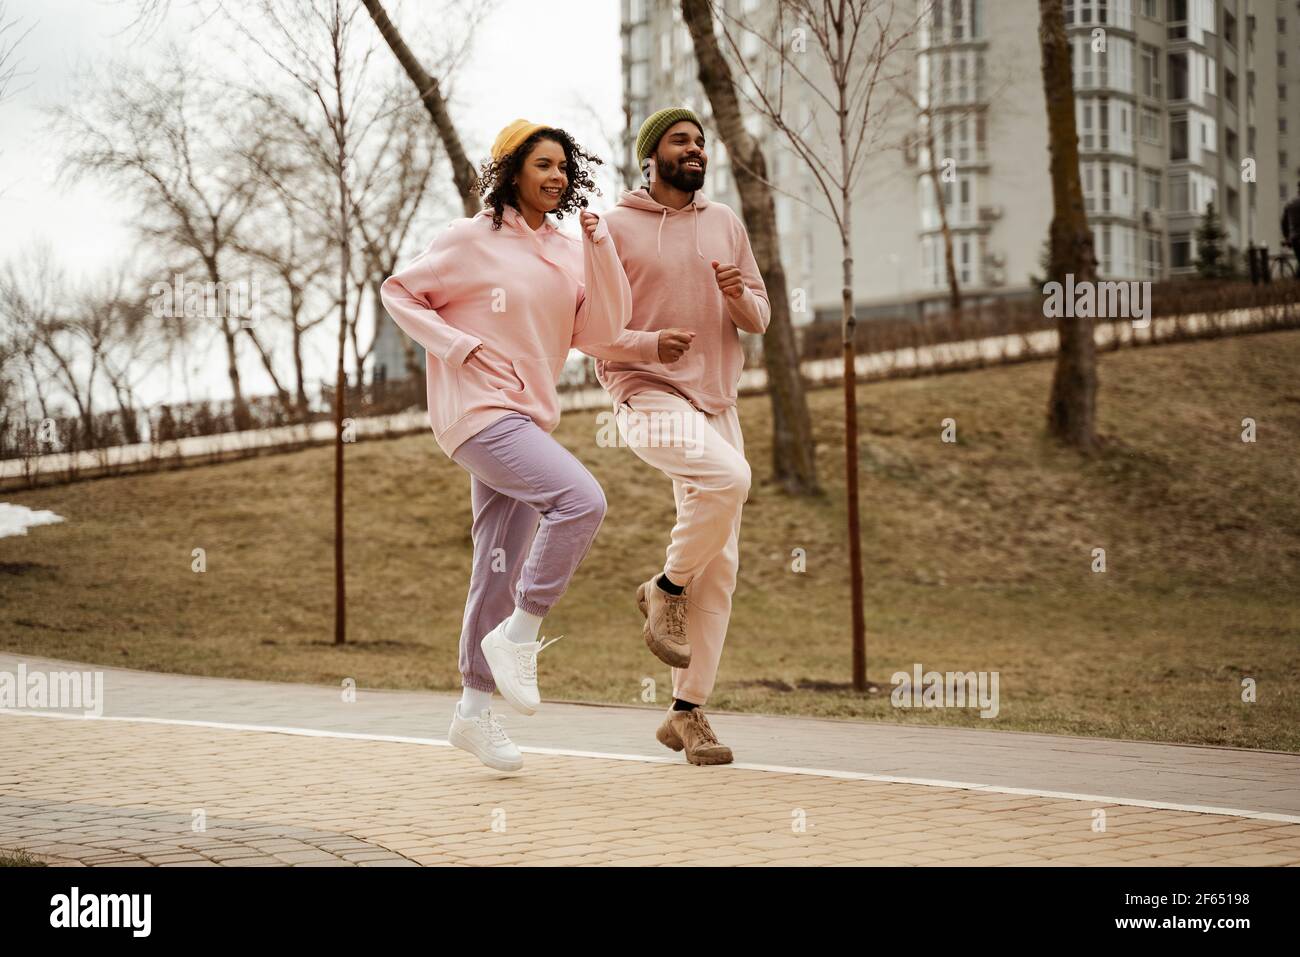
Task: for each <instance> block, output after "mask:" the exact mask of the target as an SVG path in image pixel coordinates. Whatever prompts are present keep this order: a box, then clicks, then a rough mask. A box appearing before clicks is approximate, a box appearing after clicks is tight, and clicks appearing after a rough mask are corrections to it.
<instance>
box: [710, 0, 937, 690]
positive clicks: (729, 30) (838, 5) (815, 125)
mask: <svg viewBox="0 0 1300 957" xmlns="http://www.w3.org/2000/svg"><path fill="white" fill-rule="evenodd" d="M903 7H906V8H908V9H910V10H911V11H912V12H911V13H908V12H905V11H904V10H903V9H900V8H903ZM715 13H718V14H719V16H720V23H721V31H722V38H723V39H724V40H725V41H726V43H727V45H728V47H729V49H730V51H731V59H732V60H733V62H736V63H738V64H740V66H741V69H742V71H743V73H744V76H745V79H746V82H744V83H743V84H741V86H740V89H741V91H742V93H743V94H744V95H745V97H746V99H747V101H748V105H749V106H750V107H751V108H752V109H753V110H755V111H756V112H757V113H758V114H759V115H760V116H762V118H763V119H764V121H766V122H767V123H768V124H770V125H771V126H772V127H773V128H774V129H775V130H777V131H778V132H779V133H780V134H781V136H782V138H783V139H784V140H785V142H786V143H787V144H788V145H789V147H790V149H791V151H792V152H793V153H794V155H795V156H796V157H797V158H798V159H799V161H800V162H801V163H803V165H804V166H805V167H806V168H807V170H808V173H809V175H810V177H811V178H812V182H813V185H814V187H815V190H816V192H817V193H819V194H820V196H821V198H822V199H823V200H824V202H825V208H824V209H823V210H821V212H822V213H823V214H824V215H826V216H827V217H828V218H829V219H830V220H831V222H832V223H834V225H835V227H836V229H837V231H838V232H839V236H840V248H841V251H842V256H843V259H842V264H841V267H842V276H843V286H842V289H841V297H840V298H841V333H840V338H841V346H842V349H843V354H844V440H845V463H846V464H845V478H846V484H847V492H848V496H847V497H848V506H847V510H848V532H849V573H850V576H849V577H850V582H851V585H850V587H851V589H852V596H851V601H852V649H853V666H852V667H853V687H854V689H855V690H858V691H865V690H867V689H868V685H867V677H866V675H867V657H866V639H865V627H866V626H865V616H864V613H863V597H862V589H863V576H862V541H861V531H860V519H859V502H858V418H857V376H856V357H855V355H854V333H855V330H856V327H857V321H856V317H855V315H854V309H853V241H852V237H853V195H854V191H855V188H856V186H857V181H858V179H859V178H860V175H861V172H862V168H863V166H864V164H865V162H866V160H867V158H868V157H869V156H871V155H873V154H875V153H878V152H880V151H881V150H882V140H883V139H884V134H885V131H886V119H887V117H888V115H889V112H890V109H891V107H892V105H893V101H894V100H896V97H894V96H892V90H893V88H894V87H895V86H896V83H897V79H898V74H897V73H896V72H895V71H896V70H897V69H898V63H897V61H898V59H899V54H900V52H905V44H906V43H907V42H908V40H909V38H910V37H911V36H912V35H913V34H914V33H915V31H916V27H917V20H918V18H917V9H916V5H915V3H913V2H911V0H783V2H782V3H780V4H779V5H778V6H777V7H776V9H775V11H774V13H773V16H772V18H771V19H770V20H764V21H762V22H761V23H759V24H756V25H752V24H747V23H745V22H743V21H741V20H739V19H737V18H736V17H734V16H732V15H730V14H727V13H725V12H724V11H722V10H721V9H719V8H717V7H716V6H715ZM746 35H748V36H750V37H756V38H757V41H756V42H757V43H758V44H759V45H760V48H765V49H766V53H767V56H766V57H764V58H763V59H762V60H761V62H760V65H759V66H758V67H751V65H750V63H749V59H748V58H747V57H745V56H744V55H743V54H742V51H741V48H740V45H739V43H738V42H737V41H738V39H739V38H741V37H743V36H746ZM809 54H811V56H810V55H809ZM769 74H774V76H771V77H769ZM790 75H793V77H795V78H796V82H798V83H799V84H800V85H801V87H802V88H803V90H804V91H806V93H807V94H808V95H809V96H810V98H811V109H810V110H807V111H805V110H804V109H803V108H802V105H801V102H800V101H799V99H797V98H796V99H795V101H794V102H787V98H786V82H787V77H788V76H790ZM751 91H752V92H751ZM822 115H828V116H829V117H831V118H832V119H833V123H832V124H830V126H831V129H830V131H829V132H824V131H823V130H822V129H821V124H820V118H821V116H822Z"/></svg>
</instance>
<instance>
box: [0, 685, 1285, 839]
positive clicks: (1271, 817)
mask: <svg viewBox="0 0 1300 957" xmlns="http://www.w3.org/2000/svg"><path fill="white" fill-rule="evenodd" d="M0 714H2V715H21V716H25V717H29V718H63V719H65V720H72V721H126V722H131V723H135V724H164V725H179V726H182V727H189V728H215V729H218V730H222V731H262V732H265V733H269V734H292V735H298V736H299V737H307V738H340V739H343V740H350V741H386V742H390V743H393V744H425V745H436V746H438V747H443V748H449V747H451V746H452V745H451V744H450V743H449V742H447V741H446V740H444V739H442V738H413V737H409V736H407V735H400V734H366V733H362V732H358V731H324V730H320V729H318V728H290V727H283V726H280V725H269V724H235V723H232V722H227V721H190V720H186V719H183V718H131V717H119V716H115V715H101V716H98V717H96V716H95V715H82V714H75V713H66V712H57V711H32V710H30V709H20V708H0ZM519 750H520V751H521V752H523V753H525V754H546V755H553V756H555V757H565V758H597V759H601V760H605V761H639V762H641V763H643V764H680V763H681V759H680V758H675V757H673V758H670V757H654V756H652V755H648V754H618V753H613V752H608V751H579V750H576V749H573V748H526V747H525V748H520V749H519ZM727 768H729V769H732V770H736V771H764V772H766V773H768V774H802V775H808V776H811V777H819V778H838V779H840V780H843V781H869V782H872V783H875V784H911V785H915V786H917V787H928V788H946V789H948V790H954V791H981V792H984V793H986V794H1011V795H1017V796H1022V797H1036V798H1055V799H1057V800H1064V801H1084V802H1087V803H1090V804H1115V805H1119V806H1121V807H1144V808H1151V809H1153V810H1157V811H1184V812H1187V813H1189V814H1218V815H1222V816H1224V817H1241V818H1250V819H1251V820H1255V821H1276V822H1278V823H1279V824H1300V815H1295V814H1277V813H1274V812H1272V811H1250V810H1245V809H1243V808H1232V807H1214V806H1212V805H1206V804H1177V803H1174V802H1172V801H1144V800H1141V799H1139V798H1124V797H1113V796H1111V795H1106V794H1078V793H1075V792H1073V791H1046V790H1042V789H1039V788H1013V787H1003V786H1001V785H997V784H973V783H971V782H969V781H943V780H938V779H935V778H905V777H898V776H895V775H890V774H871V773H869V772H866V771H835V770H832V769H829V768H799V767H788V766H784V765H779V764H747V763H745V762H743V761H737V762H733V763H732V764H728V765H721V766H719V768H718V769H719V770H723V769H727Z"/></svg>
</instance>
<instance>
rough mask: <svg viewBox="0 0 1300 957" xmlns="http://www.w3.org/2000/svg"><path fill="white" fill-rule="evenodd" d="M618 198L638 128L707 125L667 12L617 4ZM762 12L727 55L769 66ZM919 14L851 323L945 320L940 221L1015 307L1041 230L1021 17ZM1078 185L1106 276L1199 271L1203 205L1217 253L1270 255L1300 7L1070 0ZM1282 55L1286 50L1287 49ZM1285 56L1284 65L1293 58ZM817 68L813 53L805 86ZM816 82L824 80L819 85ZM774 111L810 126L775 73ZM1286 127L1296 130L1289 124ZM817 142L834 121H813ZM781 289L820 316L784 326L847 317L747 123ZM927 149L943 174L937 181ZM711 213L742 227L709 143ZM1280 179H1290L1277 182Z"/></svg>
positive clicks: (870, 177) (800, 189)
mask: <svg viewBox="0 0 1300 957" xmlns="http://www.w3.org/2000/svg"><path fill="white" fill-rule="evenodd" d="M622 3H623V16H622V21H623V22H622V31H623V44H624V45H623V63H624V104H625V119H626V124H627V130H626V136H625V141H624V148H625V155H624V158H623V169H624V174H625V182H626V183H628V184H629V185H632V184H634V183H636V182H638V181H639V172H638V171H637V169H636V164H635V162H634V158H633V156H632V151H633V145H634V141H635V136H636V132H637V129H638V128H639V126H640V124H641V121H642V120H643V119H644V117H645V116H646V115H648V113H650V112H653V111H654V110H655V109H659V108H660V107H662V106H665V105H669V104H675V103H684V104H686V105H688V106H691V107H692V108H693V109H695V110H696V111H697V112H700V114H701V115H702V116H705V117H706V124H707V114H708V101H707V98H706V97H705V96H704V95H703V92H702V90H701V89H700V86H699V83H698V80H697V79H696V74H695V64H694V59H693V53H692V49H691V41H690V36H689V33H688V32H687V30H686V28H685V25H684V24H683V23H682V22H681V15H680V9H679V4H678V2H677V0H622ZM774 3H775V0H727V2H726V11H727V13H728V15H729V16H731V17H734V18H736V19H738V20H740V21H741V22H743V23H745V24H747V25H750V26H753V27H754V28H755V32H754V33H749V32H747V31H745V30H741V29H738V28H734V27H733V28H732V33H733V35H735V36H736V37H737V38H738V40H739V45H740V53H741V55H742V56H744V57H746V58H752V59H753V62H756V63H757V62H760V61H761V60H762V58H763V56H764V55H765V44H764V43H763V41H762V40H761V39H760V37H762V36H769V37H770V36H773V35H774V34H773V33H772V32H771V31H772V16H773V10H774ZM922 8H925V10H926V13H925V15H924V16H923V18H922V20H921V21H920V23H919V27H918V29H917V31H916V32H915V36H914V40H913V41H912V42H910V44H909V46H908V49H907V51H906V54H905V56H904V57H903V60H902V62H901V63H900V64H899V65H898V66H899V69H900V70H903V71H905V76H906V83H907V84H909V85H910V94H909V95H907V96H903V97H900V98H899V99H898V100H897V101H896V109H895V110H894V112H892V113H891V115H890V116H889V118H888V120H887V121H885V122H884V123H883V124H882V129H881V135H880V136H879V137H877V140H878V142H879V144H880V145H879V148H877V149H875V150H874V151H873V152H872V153H871V155H870V156H869V157H868V160H867V162H866V163H865V165H864V168H863V170H862V174H861V176H860V177H859V178H858V180H857V183H856V189H855V193H854V197H855V200H854V201H855V217H854V231H853V240H854V251H855V264H854V265H855V281H854V297H855V300H856V302H857V303H858V305H859V309H860V315H862V316H867V317H869V316H871V315H873V314H885V313H890V312H895V311H897V308H898V304H899V303H900V302H902V303H907V304H909V305H910V306H911V307H913V308H916V309H917V310H921V309H925V308H930V307H937V306H938V305H939V304H941V303H942V302H943V300H944V298H945V296H946V287H947V276H946V270H945V260H944V240H943V232H942V222H943V220H944V219H946V220H947V223H948V226H949V229H950V231H951V234H952V237H953V248H954V258H955V261H956V272H957V275H958V279H959V282H960V285H961V286H962V289H963V295H964V296H966V297H967V298H968V299H970V298H977V299H978V298H984V297H995V296H1003V295H1023V294H1025V293H1027V292H1028V291H1029V290H1030V288H1031V286H1030V276H1031V275H1034V274H1037V273H1040V272H1041V269H1040V266H1039V262H1040V258H1041V255H1042V251H1043V245H1044V240H1045V238H1046V235H1047V229H1048V225H1049V223H1050V219H1051V209H1052V198H1051V183H1050V180H1049V170H1048V149H1047V125H1046V111H1045V106H1044V98H1043V92H1042V76H1041V58H1040V53H1039V46H1038V36H1037V29H1038V5H1037V3H1035V2H1034V0H997V2H993V0H942V2H940V3H934V4H929V3H924V4H919V5H918V7H917V8H916V9H917V10H921V9H922ZM1065 9H1066V20H1067V30H1068V32H1069V34H1070V39H1071V44H1072V58H1073V65H1074V76H1075V94H1076V116H1077V121H1078V130H1079V138H1080V173H1081V177H1082V180H1083V188H1084V194H1085V203H1086V205H1087V208H1088V213H1089V217H1090V222H1091V225H1092V227H1093V229H1094V231H1095V234H1096V240H1097V251H1098V258H1099V260H1100V267H1101V271H1102V274H1103V275H1105V276H1107V277H1110V278H1115V279H1158V278H1165V277H1169V276H1177V275H1180V274H1186V273H1190V272H1192V271H1194V267H1193V262H1194V259H1195V231H1196V228H1197V226H1198V225H1199V223H1200V219H1201V216H1202V214H1203V213H1204V211H1205V209H1206V207H1207V205H1208V204H1209V203H1211V202H1213V203H1215V206H1216V208H1217V209H1218V210H1219V211H1220V213H1221V215H1222V218H1223V221H1224V225H1225V229H1226V230H1227V232H1228V236H1229V239H1228V241H1229V243H1230V244H1231V245H1232V246H1233V247H1235V248H1236V249H1238V250H1241V249H1243V248H1244V247H1245V246H1246V245H1247V244H1248V243H1251V242H1255V243H1261V242H1262V243H1266V244H1268V245H1269V246H1270V247H1272V248H1274V249H1276V248H1277V247H1278V246H1279V244H1280V232H1279V227H1278V219H1279V213H1280V209H1281V204H1282V201H1283V197H1284V196H1285V195H1289V192H1290V190H1293V189H1294V183H1291V184H1290V185H1288V184H1287V182H1286V180H1288V179H1290V180H1294V179H1295V177H1294V176H1290V175H1289V174H1288V173H1287V170H1288V169H1289V168H1290V167H1295V166H1296V165H1297V164H1300V144H1297V142H1296V137H1297V136H1300V115H1295V114H1296V113H1297V111H1296V110H1295V109H1294V106H1292V104H1297V103H1300V92H1297V91H1296V89H1295V82H1296V78H1297V69H1296V68H1297V66H1300V64H1297V63H1296V62H1295V61H1296V60H1297V58H1300V50H1297V49H1296V37H1297V34H1298V33H1300V0H1285V2H1284V0H1217V2H1216V0H1067V2H1066V4H1065ZM1288 44H1289V46H1290V49H1287V48H1286V47H1287V45H1288ZM1288 54H1290V62H1288V57H1287V55H1288ZM814 58H815V54H812V53H809V54H808V58H807V61H806V62H804V63H803V64H802V66H803V67H804V69H807V68H808V67H809V65H810V63H809V61H811V60H812V59H814ZM813 82H814V83H817V82H818V80H817V78H816V76H814V79H813ZM786 98H787V102H788V103H791V104H792V108H795V107H796V106H797V108H798V109H800V110H804V111H809V110H811V111H814V112H815V111H818V110H821V109H822V105H821V104H820V103H819V101H818V98H817V97H816V96H815V95H812V96H810V95H808V91H807V90H806V89H801V88H800V83H799V80H798V77H797V76H794V75H792V74H787V86H786ZM1288 109H1289V112H1290V113H1291V114H1292V115H1288ZM817 120H818V122H819V123H820V125H821V127H822V128H823V129H826V128H829V127H830V126H833V123H832V120H831V118H830V117H828V116H825V115H819V116H818V117H817ZM750 129H751V132H756V134H757V135H759V136H760V138H761V140H762V142H763V145H764V148H765V151H766V152H767V156H768V164H769V167H770V169H771V179H772V181H773V183H774V184H776V185H777V186H778V188H779V190H780V195H779V198H778V200H777V224H778V230H779V232H780V235H781V246H782V255H783V257H784V261H785V265H786V270H787V274H788V276H789V280H790V285H791V288H792V289H802V290H803V291H804V293H805V294H806V295H807V297H808V299H809V302H810V303H811V306H810V309H809V310H808V312H807V313H805V314H803V315H796V316H795V319H796V322H798V321H807V320H809V319H811V318H813V315H814V314H815V313H822V314H824V315H828V316H829V315H834V314H836V313H837V312H838V309H839V299H840V287H841V272H840V261H841V255H840V240H839V235H838V231H837V230H836V228H835V227H834V225H833V224H832V223H830V222H829V221H828V220H827V218H826V217H825V216H824V215H822V214H820V213H819V212H818V211H817V210H816V209H815V208H812V207H820V208H821V209H824V208H825V203H824V200H823V199H822V198H821V197H820V195H819V193H818V191H817V189H815V188H814V183H813V179H812V177H811V175H810V174H809V171H808V170H807V168H806V166H805V165H804V164H803V163H802V162H801V161H799V160H798V159H797V158H796V157H795V156H794V155H793V154H792V153H791V152H790V151H789V149H788V147H787V146H786V144H785V142H784V140H783V138H782V137H781V136H780V134H779V133H777V132H776V131H773V130H768V129H766V128H765V127H763V126H762V124H761V123H760V122H758V121H757V120H756V119H755V120H754V122H753V123H752V125H751V126H750ZM931 138H932V141H933V143H934V150H933V154H934V158H935V159H936V160H937V163H936V165H938V166H942V167H943V169H944V171H945V172H944V176H943V177H942V183H941V188H940V191H939V192H938V193H936V191H935V189H934V188H933V187H932V177H931V176H930V174H929V172H928V171H929V169H930V160H931V155H932V154H931V150H930V149H929V148H928V145H929V143H930V142H931ZM710 139H711V145H710V153H711V159H710V172H709V179H708V182H706V185H705V191H706V193H707V194H708V195H710V196H712V197H714V198H717V199H719V200H720V201H722V202H725V203H727V204H728V205H731V206H732V207H733V208H735V209H737V211H739V198H738V196H737V194H736V192H735V189H734V185H733V184H732V182H731V179H730V176H729V174H728V170H727V169H726V158H725V151H723V150H722V149H721V147H720V144H719V143H717V141H716V137H710ZM1288 163H1289V164H1290V167H1288Z"/></svg>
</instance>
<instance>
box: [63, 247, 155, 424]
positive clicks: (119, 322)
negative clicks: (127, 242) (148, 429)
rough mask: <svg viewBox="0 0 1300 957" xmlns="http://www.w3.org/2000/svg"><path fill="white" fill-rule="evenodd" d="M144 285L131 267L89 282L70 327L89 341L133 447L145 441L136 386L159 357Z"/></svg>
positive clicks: (86, 341) (151, 369)
mask: <svg viewBox="0 0 1300 957" xmlns="http://www.w3.org/2000/svg"><path fill="white" fill-rule="evenodd" d="M141 287H142V284H141V283H140V282H139V280H138V279H136V278H135V277H134V275H132V270H131V268H130V267H129V266H128V265H127V264H125V263H123V264H120V265H118V266H117V267H116V268H114V269H113V270H112V271H110V272H107V273H105V274H103V275H101V276H99V277H97V278H94V279H91V280H90V281H89V283H88V284H87V286H86V287H85V288H84V289H83V290H82V292H81V294H80V295H78V296H77V297H76V298H75V300H74V302H75V309H76V312H75V315H74V316H73V318H72V319H71V320H70V321H69V323H68V325H69V326H70V327H71V328H73V329H74V330H76V331H77V332H78V333H79V334H80V335H81V337H82V338H83V339H84V341H85V344H86V347H87V349H88V350H89V353H90V355H91V356H92V357H93V365H94V367H95V368H98V369H100V370H102V371H103V376H104V379H105V384H106V386H107V388H108V389H109V391H111V392H112V395H113V398H114V400H115V401H116V403H117V408H118V418H119V419H120V421H121V426H122V440H123V441H124V442H128V443H135V442H139V441H141V439H142V435H141V433H140V421H139V413H140V402H139V399H138V397H137V395H136V387H137V386H138V385H139V384H140V383H141V382H142V381H144V379H146V378H147V377H148V376H149V375H150V373H151V372H152V371H153V369H154V368H155V367H156V366H157V364H158V360H159V353H160V350H159V349H158V348H157V345H158V341H159V337H158V336H157V335H155V329H154V326H155V322H154V318H153V316H152V314H151V311H150V308H149V303H148V302H147V301H146V300H145V297H143V296H141V295H139V294H138V292H136V290H138V289H140V288H141Z"/></svg>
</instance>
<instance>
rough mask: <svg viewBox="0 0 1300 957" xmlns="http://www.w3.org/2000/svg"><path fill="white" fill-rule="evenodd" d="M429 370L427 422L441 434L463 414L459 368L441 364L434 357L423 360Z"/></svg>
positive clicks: (430, 356) (444, 363)
mask: <svg viewBox="0 0 1300 957" xmlns="http://www.w3.org/2000/svg"><path fill="white" fill-rule="evenodd" d="M425 361H426V362H427V363H428V368H429V373H430V375H429V389H428V393H429V394H428V400H429V420H430V422H431V424H432V425H433V428H434V431H435V432H441V431H443V430H444V429H445V428H447V426H449V425H451V424H452V423H453V422H455V421H456V420H457V419H459V418H460V417H461V415H462V414H463V409H464V403H463V400H462V398H461V390H460V377H461V370H460V367H459V366H454V365H451V364H450V363H446V362H443V361H442V360H441V359H439V358H437V357H436V356H434V355H429V356H427V357H426V358H425Z"/></svg>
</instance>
